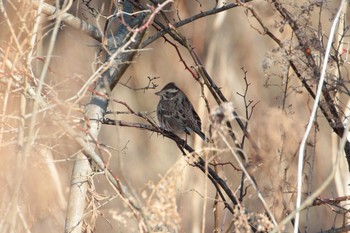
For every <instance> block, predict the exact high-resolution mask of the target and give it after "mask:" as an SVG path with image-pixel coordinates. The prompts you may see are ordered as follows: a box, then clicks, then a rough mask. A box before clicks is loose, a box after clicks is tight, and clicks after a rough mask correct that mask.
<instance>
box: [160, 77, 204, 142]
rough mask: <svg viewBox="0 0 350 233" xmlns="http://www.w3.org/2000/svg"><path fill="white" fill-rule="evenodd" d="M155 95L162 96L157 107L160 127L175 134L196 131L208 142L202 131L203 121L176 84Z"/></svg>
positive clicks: (168, 85) (169, 84) (166, 86)
mask: <svg viewBox="0 0 350 233" xmlns="http://www.w3.org/2000/svg"><path fill="white" fill-rule="evenodd" d="M155 94H156V95H158V96H160V100H159V103H158V106H157V117H158V121H159V124H160V127H162V128H163V129H165V130H168V131H171V132H173V133H179V132H185V133H186V134H190V132H191V131H194V132H195V133H196V134H198V135H199V136H200V137H201V138H202V139H203V140H205V141H207V139H206V137H205V135H204V133H203V132H202V131H201V126H202V123H201V119H200V118H199V116H198V114H197V113H196V111H195V110H194V108H193V106H192V104H191V102H190V101H189V99H188V98H187V96H186V95H185V93H184V92H183V91H181V90H180V89H179V88H178V87H177V86H176V85H175V83H173V82H171V83H168V84H167V85H165V87H163V89H162V90H160V91H158V92H156V93H155Z"/></svg>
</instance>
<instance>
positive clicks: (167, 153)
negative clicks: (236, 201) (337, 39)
mask: <svg viewBox="0 0 350 233" xmlns="http://www.w3.org/2000/svg"><path fill="white" fill-rule="evenodd" d="M0 2H1V1H0ZM136 2H137V3H139V4H142V5H143V6H150V5H152V4H151V2H148V1H140V2H139V1H136ZM274 2H275V1H251V2H248V3H239V2H238V3H239V4H238V6H237V7H234V8H232V9H228V10H226V11H223V12H220V13H217V14H213V15H209V16H206V17H203V18H200V19H198V20H195V21H193V22H191V23H189V24H186V25H184V26H182V27H180V28H178V29H177V30H178V31H179V32H180V33H181V34H182V35H183V36H185V37H186V39H188V42H189V43H190V44H191V46H192V48H193V50H194V51H195V52H196V53H197V55H198V56H199V59H200V60H201V61H202V63H203V66H204V68H205V69H206V70H207V71H208V73H209V74H210V76H211V78H212V79H213V81H214V82H215V83H216V85H217V86H218V87H220V90H221V91H222V93H223V94H224V95H225V97H226V98H227V99H228V101H229V102H232V103H233V107H234V109H235V110H236V112H237V113H238V114H239V116H240V117H241V119H242V120H243V122H244V123H247V129H248V131H249V132H250V134H251V135H252V138H253V140H254V141H255V143H256V144H257V145H258V147H259V149H260V151H259V155H257V154H256V153H253V152H252V149H251V145H250V144H249V143H248V142H245V144H244V147H243V151H244V153H245V156H246V158H247V162H246V163H245V164H246V166H247V169H248V170H249V173H250V174H251V175H252V176H254V178H255V181H256V183H257V184H258V186H259V189H260V191H261V192H262V194H263V197H264V199H265V200H266V201H267V203H268V206H269V208H270V210H271V211H272V213H273V214H274V216H275V218H276V220H277V222H281V221H282V220H283V219H284V218H285V217H286V216H287V215H288V214H289V213H290V212H291V211H292V210H294V209H295V198H296V190H297V186H296V174H297V172H296V170H297V161H298V148H299V144H300V141H301V138H302V137H303V134H304V131H305V127H306V125H307V123H308V120H309V115H310V112H311V108H312V104H313V98H312V97H310V95H309V93H308V92H307V91H306V90H305V88H304V86H303V84H302V83H301V81H300V79H299V78H298V77H297V75H296V74H295V73H293V70H292V69H291V67H290V63H289V62H288V61H289V60H293V61H295V62H296V63H297V65H300V66H299V67H298V68H299V71H301V72H302V75H303V77H307V78H308V79H307V82H308V83H309V84H310V86H311V88H313V89H314V90H316V87H317V80H318V79H317V77H316V78H315V76H313V74H312V71H310V70H308V68H302V66H303V63H305V62H304V59H305V58H304V56H305V55H304V54H303V53H302V51H303V48H300V46H299V44H298V43H299V42H298V40H297V39H296V35H295V32H293V29H292V28H291V27H290V25H289V22H287V20H286V19H283V17H281V15H280V14H279V12H278V11H277V10H276V8H275V7H274V6H275V5H274ZM278 2H279V1H278ZM46 3H47V4H52V5H55V1H47V2H46ZM229 3H230V2H221V1H182V0H175V1H174V2H173V3H171V4H168V5H167V6H166V8H165V9H164V13H165V14H166V16H167V17H168V18H169V19H171V22H170V24H172V23H175V22H177V21H181V20H183V19H186V18H189V17H192V16H194V15H196V14H199V13H200V12H204V11H208V10H210V9H213V8H214V7H221V6H223V5H225V4H229ZM2 4H3V5H2V6H1V7H2V8H1V9H2V12H1V13H0V16H1V17H0V19H1V24H0V30H1V33H0V40H1V43H0V52H1V53H0V55H1V59H0V75H1V79H2V81H1V83H0V98H1V105H0V109H1V130H0V138H1V160H2V162H1V163H0V184H1V187H3V188H1V191H0V197H1V202H0V231H1V232H58V231H60V232H62V231H63V230H64V225H65V219H66V209H67V202H68V193H69V188H70V182H71V174H72V168H73V163H74V161H75V156H76V154H77V153H78V152H79V151H81V147H80V146H79V145H78V143H76V142H75V141H74V139H73V137H72V136H68V135H67V132H66V131H65V130H64V129H63V128H62V127H60V125H59V124H57V122H55V120H54V119H55V118H54V117H53V116H54V115H59V116H61V117H62V118H63V119H65V120H66V122H67V123H68V124H70V125H71V127H72V128H74V129H75V130H78V131H80V132H84V130H83V128H82V127H81V126H80V124H81V123H82V121H83V120H84V111H83V108H84V106H85V105H86V104H87V103H88V102H89V100H90V98H91V88H90V89H88V88H86V91H85V92H84V95H83V96H81V97H80V98H79V99H78V100H77V99H73V97H74V96H75V95H76V93H77V92H78V91H79V90H81V89H82V87H83V85H84V83H86V81H87V80H89V78H90V77H92V75H93V73H94V72H95V71H96V69H97V67H98V57H99V55H100V50H101V46H100V43H99V42H98V41H96V40H95V39H94V38H92V37H90V36H88V35H87V34H86V33H84V32H83V31H81V30H77V29H74V28H72V27H70V26H67V25H66V24H64V23H63V24H62V25H61V27H60V30H59V33H58V35H57V40H56V42H55V46H54V50H53V52H52V54H48V52H47V51H48V50H47V49H48V45H49V42H50V39H51V37H50V35H51V32H52V28H53V25H54V23H55V19H51V18H49V17H48V16H45V14H43V13H42V14H41V15H40V17H41V19H40V20H41V23H40V28H39V30H38V35H37V39H36V41H35V43H34V44H33V46H31V45H30V39H31V38H32V34H31V33H32V29H33V25H34V19H35V18H36V17H39V16H38V15H37V10H38V7H35V6H34V5H32V1H5V0H3V1H2ZM147 4H148V5H147ZM112 5H113V2H109V1H79V0H76V1H73V2H72V6H71V7H70V8H69V10H68V13H70V14H72V15H74V16H76V17H78V18H80V19H82V20H85V21H87V22H90V23H91V24H93V25H99V28H100V29H101V30H103V28H104V27H105V26H104V25H105V22H106V20H105V17H102V16H108V14H110V12H109V11H108V9H110V8H109V7H110V6H112ZM281 5H282V6H283V7H285V9H287V10H288V11H289V12H290V13H291V15H292V16H293V19H294V20H295V21H296V22H297V23H298V25H299V26H300V27H301V26H303V27H305V31H304V32H305V35H306V36H308V33H310V35H311V34H313V35H316V36H315V38H319V40H320V41H321V43H320V44H322V45H324V47H317V46H314V47H310V48H309V49H310V51H307V53H311V54H312V56H313V58H314V59H315V60H316V61H317V65H318V66H319V67H321V61H323V54H324V50H325V45H326V43H327V41H328V34H329V31H330V26H331V23H332V20H333V18H334V16H335V13H336V11H337V9H338V7H339V5H340V1H326V0H324V1H322V0H316V1H283V2H282V3H281ZM249 9H253V11H254V12H255V13H257V14H258V15H259V17H260V19H261V20H262V21H263V23H264V25H265V26H266V27H268V28H269V31H270V32H271V33H273V34H274V35H275V36H276V37H278V39H279V40H280V42H281V44H282V45H283V46H282V47H279V46H278V45H277V44H276V43H275V42H274V41H273V40H272V39H271V37H269V36H268V35H266V34H264V30H263V29H262V27H261V25H260V24H259V22H258V21H257V19H256V18H255V17H253V15H252V12H251V11H250V10H249ZM99 14H100V15H99ZM156 19H158V20H162V19H161V18H160V15H157V16H156ZM114 20H116V21H117V22H116V25H118V24H119V23H120V22H119V21H118V19H114ZM348 20H349V19H348V16H347V14H346V13H345V12H344V15H343V18H342V19H341V21H342V22H343V23H344V24H345V27H344V28H345V29H344V31H342V35H343V36H344V38H343V41H342V42H341V44H342V45H341V46H339V47H336V46H334V49H333V51H332V55H333V60H332V61H331V62H329V68H328V70H327V72H328V75H329V76H328V81H327V84H329V86H332V87H334V88H333V89H332V88H330V89H331V90H330V92H332V96H335V95H336V94H338V95H339V96H337V97H335V99H336V100H337V101H338V102H336V103H335V104H337V109H338V110H339V112H341V113H343V115H346V112H347V110H346V104H347V101H348V93H347V92H346V91H344V90H346V89H347V88H348V87H349V83H348V81H349V74H348V71H347V69H348V62H347V55H348V47H347V46H348V40H347V36H348V32H347V30H348V29H347V23H348ZM156 32H157V31H156V30H155V29H154V27H152V26H149V27H148V28H147V31H146V33H145V37H144V39H147V38H148V37H150V36H152V35H154V34H155V33H156ZM165 36H166V37H167V40H170V41H171V42H172V43H175V44H176V45H177V46H178V49H179V52H177V50H176V49H175V47H174V46H173V45H172V44H170V43H169V42H168V41H165V39H164V38H162V37H160V38H158V39H157V40H155V41H154V42H153V43H151V44H150V45H148V46H146V47H145V48H143V49H141V50H139V51H138V53H137V55H136V56H135V57H134V59H133V61H132V62H131V64H130V66H129V67H128V69H127V71H126V72H125V73H124V74H123V77H122V79H121V80H120V81H119V83H118V84H117V86H116V87H115V88H114V89H113V90H112V93H111V99H112V100H113V99H115V100H118V101H123V102H125V103H127V104H128V106H129V107H130V108H131V109H133V110H134V111H135V112H141V113H143V114H145V115H147V116H148V117H149V118H150V119H153V120H154V121H155V122H157V120H156V114H155V109H156V106H157V103H158V100H159V99H158V96H156V95H154V93H155V92H156V91H159V90H160V89H161V88H162V87H163V86H164V85H165V84H166V83H168V82H175V83H176V84H177V85H178V86H179V87H180V88H181V89H182V90H183V91H184V92H185V93H186V94H187V96H188V97H189V98H190V100H191V102H192V103H193V105H194V107H195V108H196V110H197V112H198V114H199V115H200V117H201V119H202V127H203V130H204V131H205V132H206V133H207V134H208V135H209V126H210V112H209V111H208V109H210V110H213V109H215V108H216V106H217V105H218V104H217V103H216V101H215V100H214V98H213V97H212V96H211V95H210V93H209V91H208V88H206V87H204V92H202V89H201V85H200V83H203V81H197V80H196V79H195V78H194V77H193V76H192V75H191V73H190V72H189V71H188V70H186V69H185V66H184V63H185V64H186V65H187V66H188V67H191V70H192V71H195V70H196V69H195V68H196V64H195V63H194V61H193V59H192V58H191V56H190V54H189V52H188V50H186V49H185V48H184V47H183V46H181V45H179V44H178V43H177V42H176V41H174V40H173V39H172V38H171V37H170V36H169V35H167V34H166V35H165ZM310 41H311V39H310ZM311 44H312V43H311ZM315 44H316V43H315ZM286 48H290V50H289V51H290V53H289V54H288V53H287V52H286V51H288V49H286ZM337 51H338V52H341V53H342V54H337V53H336V52H337ZM304 52H305V51H304ZM179 54H181V57H182V58H180V57H179ZM47 56H51V63H50V66H49V69H48V72H47V77H46V79H45V83H44V88H43V91H42V96H43V98H44V99H45V100H46V101H48V102H49V103H50V104H51V107H50V108H47V109H45V108H42V110H41V111H40V112H39V113H38V116H37V120H36V122H35V124H34V134H33V135H32V137H31V138H28V137H27V136H26V134H27V133H28V131H29V129H28V127H29V122H30V114H31V112H32V111H33V98H32V97H30V96H29V94H27V93H25V90H26V87H27V86H28V85H32V86H34V87H36V86H37V84H38V83H39V81H38V78H39V77H40V74H41V71H42V68H43V64H44V60H45V59H46V57H47ZM334 57H339V58H340V60H341V61H340V60H336V59H335V58H334ZM181 59H182V61H183V62H182V61H181ZM298 62H299V63H300V64H298ZM306 67H307V66H306ZM338 71H339V73H341V74H342V80H341V84H339V85H334V86H333V85H332V80H333V78H334V77H336V76H337V75H336V74H334V75H333V76H332V75H331V74H332V73H333V72H335V73H337V72H338ZM334 79H335V78H334ZM247 83H248V84H249V85H247ZM90 87H93V84H91V85H90ZM245 92H246V94H244V93H245ZM203 94H204V96H205V98H203ZM243 95H244V96H243ZM23 98H24V99H26V100H25V101H24V102H25V103H26V104H25V105H24V106H23ZM205 99H206V100H207V101H208V105H206V102H205ZM245 100H246V101H248V103H249V101H251V104H250V105H249V106H248V107H246V106H245V103H244V101H245ZM108 110H110V111H113V112H118V113H117V114H112V115H108V117H110V118H115V119H118V120H124V121H128V122H140V123H147V122H145V121H144V120H142V119H141V118H140V117H137V116H135V115H133V114H130V113H129V112H128V109H126V108H125V106H123V105H121V104H118V103H116V102H113V101H111V102H110V104H109V107H108ZM343 115H342V117H343ZM232 125H233V131H234V132H235V134H236V136H237V140H238V141H239V142H240V143H241V140H242V137H243V135H244V134H243V133H242V131H241V129H240V128H239V126H238V125H237V123H236V122H235V121H234V120H232ZM180 136H182V137H183V136H184V135H180ZM20 139H23V140H24V141H22V142H21V141H20ZM337 140H338V137H337V136H335V135H334V133H333V130H332V128H331V127H329V124H328V122H327V121H326V120H325V117H324V116H323V114H322V113H321V112H318V116H317V122H315V125H314V129H313V131H312V134H311V136H310V137H309V140H308V144H307V148H306V158H305V163H304V172H303V178H304V180H305V183H304V187H303V199H305V197H306V196H307V195H309V194H310V193H311V192H313V191H314V190H315V189H317V188H318V187H319V186H320V184H321V183H322V182H323V181H324V180H325V178H326V177H327V176H328V175H329V174H330V171H331V169H332V166H333V161H334V157H335V156H336V152H337V148H338V144H337ZM187 141H188V143H189V144H190V145H192V146H193V147H194V148H196V149H197V150H198V151H203V153H202V155H203V158H205V159H206V160H208V161H210V163H212V164H214V163H218V164H220V165H217V166H215V171H216V172H217V173H218V174H219V175H220V176H221V177H222V178H223V179H224V180H225V181H226V182H227V185H228V186H229V187H230V188H231V190H232V191H233V192H235V194H236V195H237V196H239V191H238V190H239V186H240V184H241V179H242V172H241V171H240V169H239V166H238V164H237V161H236V160H235V158H234V157H233V156H232V153H231V152H230V151H229V150H228V148H227V145H225V143H224V142H223V139H221V138H220V137H217V138H214V141H215V143H214V144H205V143H203V142H202V141H201V139H200V138H199V137H198V136H196V135H191V137H189V138H188V139H187ZM98 143H99V146H98V148H97V149H96V151H98V153H99V154H100V155H101V156H102V158H103V159H104V161H108V165H107V166H108V168H109V169H110V170H111V171H112V172H113V174H115V175H116V176H117V177H118V179H120V182H122V183H125V184H126V185H127V186H128V187H129V188H130V190H131V192H132V193H133V195H135V196H136V197H138V198H139V199H140V200H141V203H142V205H143V206H144V208H145V209H146V213H147V217H146V219H147V221H149V222H150V224H151V226H152V227H153V229H152V230H153V231H154V232H192V233H194V232H244V231H248V230H250V231H251V230H252V229H250V228H249V227H248V228H244V227H247V226H249V224H248V223H247V222H245V220H246V219H248V218H249V219H252V218H251V217H249V214H250V213H254V214H257V216H258V214H264V213H265V210H264V208H263V206H262V204H261V202H260V200H258V197H257V193H256V192H255V191H254V189H253V188H252V186H251V184H250V183H249V181H247V180H245V188H246V189H245V192H246V195H245V196H244V199H243V201H242V205H243V206H244V207H245V210H246V212H245V213H240V214H237V213H236V214H235V215H232V214H231V213H230V212H229V211H228V210H227V209H225V208H224V205H223V204H222V203H221V202H220V201H219V203H218V204H217V203H216V200H218V196H217V194H216V189H215V187H214V186H213V185H212V184H211V182H210V181H208V179H207V178H206V176H205V174H203V172H201V171H200V170H199V169H198V168H196V167H194V166H192V165H191V164H190V163H189V162H188V160H186V159H185V157H184V156H182V153H181V151H180V150H179V148H178V146H177V145H176V143H174V141H172V140H169V139H168V138H166V137H163V136H162V135H160V134H157V133H154V132H150V131H147V130H142V129H138V128H130V127H120V126H112V125H103V126H102V129H101V131H100V134H99V137H98ZM26 145H29V149H28V150H27V151H26V153H22V152H19V151H21V150H22V149H23V148H25V147H26ZM232 145H234V144H233V143H232ZM22 146H23V147H22ZM20 154H22V155H21V156H20ZM24 158H25V161H26V162H25V163H21V161H23V159H24ZM340 159H341V162H340V165H341V166H340V168H339V173H338V176H336V177H335V178H334V182H332V183H331V184H330V185H329V186H328V187H327V189H326V190H324V191H323V192H322V196H321V197H322V198H336V197H346V196H347V195H348V193H349V191H348V182H347V180H346V179H347V177H348V164H347V161H346V158H345V155H344V156H342V157H341V158H340ZM19 167H20V168H19ZM342 175H343V176H342ZM344 177H345V178H344ZM86 198H87V200H88V204H89V205H88V206H87V207H86V215H85V216H84V217H85V220H84V228H85V229H86V232H88V231H93V232H141V231H142V230H141V227H140V225H141V224H140V222H138V220H137V218H135V217H134V215H133V214H132V213H131V212H130V210H129V209H128V208H127V207H126V205H125V200H123V199H122V198H120V196H119V195H116V192H115V190H114V189H113V188H112V187H111V185H110V183H109V182H108V181H107V180H106V178H105V175H104V174H103V172H96V173H94V174H93V175H91V180H90V183H89V195H88V196H87V197H86ZM214 210H215V211H214ZM347 210H348V206H347V204H346V202H340V203H336V204H334V205H333V204H330V203H327V204H323V205H319V206H312V207H310V208H308V209H307V210H304V211H303V212H302V215H301V225H300V227H299V229H300V231H301V232H320V231H321V230H329V229H331V228H332V227H335V228H339V227H342V226H346V225H347V222H348V217H347ZM256 218H258V217H256ZM244 219H245V220H244ZM246 221H248V220H246ZM264 221H266V223H262V224H261V225H264V224H265V226H271V225H269V224H272V223H267V220H266V219H265V220H264ZM266 229H271V228H266ZM292 229H293V227H292V224H291V223H290V222H289V223H288V224H286V225H285V226H284V231H285V232H291V231H292Z"/></svg>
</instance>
